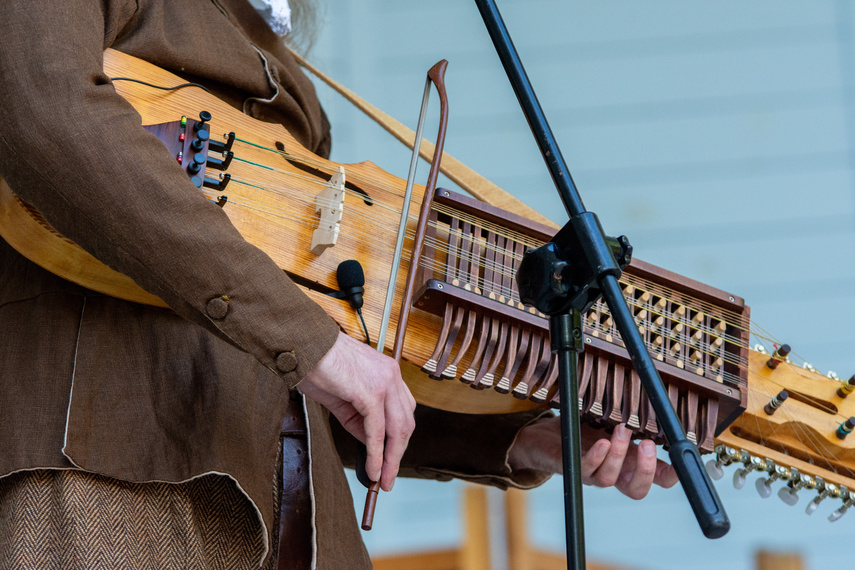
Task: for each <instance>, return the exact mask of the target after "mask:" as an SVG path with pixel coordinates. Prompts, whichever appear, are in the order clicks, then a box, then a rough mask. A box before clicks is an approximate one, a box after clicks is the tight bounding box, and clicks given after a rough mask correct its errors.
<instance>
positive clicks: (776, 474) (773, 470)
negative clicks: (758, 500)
mask: <svg viewBox="0 0 855 570" xmlns="http://www.w3.org/2000/svg"><path fill="white" fill-rule="evenodd" d="M765 468H766V470H767V471H768V472H769V476H768V477H760V478H759V479H757V481H755V482H754V486H755V487H757V492H758V493H759V494H760V496H761V497H763V498H764V499H767V498H769V497H771V496H772V483H774V482H775V481H776V480H778V479H779V478H781V477H784V478H786V477H787V476H788V475H789V470H788V469H786V468H785V467H780V466H779V467H776V466H775V462H774V461H772V460H771V459H767V460H766V464H765Z"/></svg>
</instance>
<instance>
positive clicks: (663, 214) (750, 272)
mask: <svg viewBox="0 0 855 570" xmlns="http://www.w3.org/2000/svg"><path fill="white" fill-rule="evenodd" d="M499 7H500V9H501V10H502V12H503V15H504V17H505V20H506V22H507V23H508V26H509V28H510V31H511V34H512V36H513V38H514V41H515V43H516V45H517V48H518V49H519V51H520V54H521V56H522V58H523V61H524V62H525V64H526V67H527V70H528V73H529V76H530V77H531V79H532V82H533V83H534V86H535V89H536V90H537V93H538V95H539V98H540V101H541V103H542V104H543V106H544V108H545V110H546V113H547V116H548V117H549V120H550V123H551V125H552V127H553V129H554V131H555V133H556V136H557V139H558V141H559V144H560V145H561V147H562V150H563V154H564V157H565V159H566V160H567V163H568V164H569V166H570V168H571V171H572V173H573V176H574V179H575V181H576V183H577V185H578V187H579V189H580V191H581V193H582V197H583V199H584V201H585V204H586V206H587V207H588V209H590V210H592V211H594V212H596V213H597V214H598V215H599V217H600V219H601V221H602V223H603V225H604V227H605V229H606V231H607V233H610V234H626V235H627V236H629V238H630V240H631V242H632V243H633V245H634V247H635V255H636V257H639V258H641V259H644V260H645V261H649V262H652V263H654V264H656V265H659V266H662V267H664V268H667V269H670V270H672V271H676V272H678V273H681V274H684V275H687V276H689V277H692V278H694V279H697V280H699V281H702V282H704V283H708V284H710V285H713V286H715V287H718V288H720V289H724V290H726V291H729V292H732V293H734V294H736V295H739V296H741V297H744V298H745V299H746V301H747V303H748V304H749V305H750V306H751V308H752V317H753V320H754V322H755V323H757V324H759V325H760V326H762V327H763V328H764V329H766V330H767V331H768V332H769V333H771V334H772V335H774V336H775V337H776V338H778V339H780V340H781V341H784V342H789V343H790V344H791V345H793V347H794V350H795V351H796V352H797V353H798V355H799V356H800V357H802V358H804V359H806V360H808V361H810V362H811V363H813V364H814V365H815V366H816V367H818V368H819V369H820V370H822V371H823V372H825V371H828V370H835V371H837V373H838V374H840V375H841V376H844V375H845V376H849V375H851V374H852V373H853V372H855V362H853V357H852V354H853V350H852V349H853V346H855V332H853V328H852V326H851V324H852V322H853V320H855V293H853V287H852V282H853V278H855V263H853V261H855V259H853V258H855V254H853V251H855V216H854V215H853V214H855V207H853V189H855V188H853V180H855V179H853V168H855V145H853V136H855V112H853V101H855V99H853V96H855V73H853V72H855V63H853V57H855V9H853V7H852V6H851V4H849V3H848V2H845V1H843V0H839V1H836V2H835V1H814V2H795V1H775V2H771V1H757V2H751V3H746V2H736V1H720V2H715V3H712V2H707V3H698V2H691V3H678V2H666V1H661V0H657V1H647V2H630V1H627V0H623V1H611V2H585V3H583V2H575V1H574V2H571V1H567V0H562V1H557V0H555V1H551V0H527V1H525V2H523V1H521V0H516V1H514V0H504V1H502V2H500V5H499ZM324 20H325V22H324V32H323V34H322V37H321V38H320V40H319V42H318V44H317V45H316V47H315V49H314V50H313V52H312V53H311V54H310V59H311V60H312V61H313V62H315V63H316V64H318V65H319V66H320V67H321V68H322V69H324V70H326V71H327V72H329V73H330V74H331V75H332V76H333V77H335V78H336V79H338V80H339V81H341V82H343V83H344V84H345V85H347V86H349V87H350V88H352V89H353V90H355V91H356V92H357V93H359V94H361V95H362V96H364V97H365V98H367V99H368V100H369V101H371V102H372V103H374V104H375V105H377V106H378V107H380V108H381V109H383V110H385V111H386V112H388V113H390V114H391V115H392V116H395V117H397V118H399V119H400V120H402V121H403V122H405V123H407V124H409V125H410V126H412V127H414V126H415V121H416V118H417V115H418V108H419V104H420V97H421V92H422V89H423V86H424V74H425V72H426V70H427V69H428V68H429V67H430V66H431V65H433V64H434V63H435V62H436V61H437V60H439V59H442V58H446V59H448V60H449V61H450V65H449V67H448V72H447V76H446V80H447V83H448V91H449V97H450V106H451V119H450V125H449V134H448V141H447V147H446V150H447V151H448V152H449V153H451V154H452V155H454V156H456V157H457V158H459V159H462V160H463V161H464V162H466V163H468V164H469V165H470V166H472V167H474V168H475V169H476V170H479V171H480V172H482V173H484V174H485V175H487V176H488V177H490V178H491V179H493V180H494V181H496V182H497V183H498V184H499V185H500V186H502V187H504V188H506V189H508V190H509V191H511V192H513V193H514V194H516V195H517V196H519V197H520V198H521V199H523V200H524V201H525V202H527V203H529V204H531V205H532V206H534V207H536V208H537V209H538V210H540V211H541V212H543V213H545V214H547V215H549V216H550V217H552V219H554V220H555V221H556V222H558V223H563V222H564V221H565V217H564V213H563V207H562V206H561V205H560V203H559V201H558V199H557V197H556V194H555V191H554V189H553V188H552V186H551V183H550V180H549V177H548V175H547V173H546V171H545V168H544V166H543V162H542V160H541V158H540V156H539V155H538V152H537V149H536V148H535V146H534V144H533V142H532V139H531V135H530V133H529V131H528V127H527V126H526V124H525V121H524V119H523V118H522V116H521V113H520V111H519V107H518V105H517V103H516V100H515V98H514V95H513V93H512V91H511V89H510V87H509V86H508V83H507V81H506V79H505V76H504V73H503V71H502V69H501V66H500V64H499V62H498V59H497V57H496V56H495V54H494V52H493V48H492V44H491V43H490V40H489V37H488V36H487V33H486V31H485V30H484V26H483V23H482V22H481V19H480V16H479V14H478V11H477V9H476V6H475V4H474V2H463V1H461V0H433V1H430V2H415V1H412V0H385V1H383V0H364V1H362V2H352V1H350V2H348V1H345V0H327V2H326V9H325V16H324ZM320 93H321V97H322V100H323V101H324V103H325V106H326V108H327V110H328V113H329V115H330V117H331V119H332V122H333V132H334V146H333V150H334V154H333V158H334V159H335V160H338V161H341V162H352V161H360V160H365V159H370V160H372V161H373V162H376V163H378V164H379V165H380V166H382V167H383V168H385V169H387V170H389V171H391V172H393V173H396V174H398V175H400V176H404V175H405V173H406V168H407V164H408V160H409V158H408V157H409V154H408V151H406V150H405V149H403V148H402V147H401V145H399V144H398V143H396V142H394V141H392V140H391V137H389V136H388V135H386V134H385V133H383V132H382V131H381V130H380V129H379V128H378V127H376V126H375V125H373V124H372V123H371V122H370V121H368V120H367V119H365V118H363V117H362V116H361V115H360V114H359V113H358V112H357V111H356V110H354V109H353V108H351V107H350V106H349V105H348V104H347V103H344V102H343V101H342V100H341V99H340V98H339V97H338V96H337V95H335V94H333V93H331V92H330V91H329V90H327V89H326V88H321V89H320ZM426 132H429V133H431V135H430V136H431V138H432V137H433V134H432V133H433V132H434V131H433V127H430V128H429V129H428V130H427V131H426ZM426 171H427V169H426V168H423V169H422V175H424V174H425V173H426ZM731 473H732V472H729V473H728V477H729V476H730V474H731ZM559 483H560V482H559V481H557V480H556V481H553V482H551V483H550V484H548V485H547V486H545V487H544V488H542V489H540V490H538V491H536V492H534V493H532V498H531V502H532V507H533V513H532V520H531V528H532V530H531V532H532V536H533V538H534V539H535V540H537V541H538V542H539V543H541V544H543V545H546V546H549V547H550V548H554V549H561V548H563V536H564V535H563V519H562V517H563V515H562V512H561V501H562V491H561V488H560V484H559ZM718 488H719V491H720V493H721V494H722V495H723V499H724V500H725V503H726V506H727V508H728V510H729V514H730V516H731V519H732V522H733V529H732V531H731V533H730V534H729V535H728V536H727V537H725V538H724V539H721V540H718V541H709V540H706V539H704V538H703V537H702V535H701V533H700V532H699V530H698V528H697V525H696V524H695V522H694V519H693V517H692V515H691V513H690V511H689V508H688V506H687V505H686V502H685V499H684V497H683V495H682V492H681V491H680V490H679V489H674V490H671V491H668V492H654V493H653V494H652V496H651V497H650V498H649V499H647V500H645V501H643V502H639V503H635V502H632V501H629V500H626V499H624V498H623V497H622V496H620V495H619V494H618V493H617V492H615V491H612V490H588V491H586V515H587V527H586V534H587V539H588V553H589V557H590V558H592V559H594V558H596V559H598V560H607V561H612V562H615V563H620V564H624V565H628V566H632V567H637V568H649V569H653V568H659V569H674V570H677V569H687V568H694V569H708V570H713V569H719V568H733V569H748V568H752V567H753V560H752V556H753V552H754V550H756V549H757V548H760V547H767V548H784V549H788V550H797V551H800V552H802V553H803V554H804V556H805V558H806V560H807V561H808V563H809V565H810V567H811V568H842V567H844V562H850V561H851V557H850V556H849V553H848V548H847V544H848V540H847V538H848V537H849V536H850V529H851V528H852V525H853V524H855V523H853V521H855V514H851V513H850V514H849V515H847V516H846V517H844V518H843V519H842V520H841V521H840V522H837V523H835V524H831V523H828V522H827V521H826V520H825V516H826V515H827V514H828V512H829V511H830V510H831V509H830V507H828V506H825V505H823V507H821V508H820V512H818V513H816V514H814V515H813V516H812V517H808V516H806V515H805V514H804V513H803V510H804V505H805V504H806V502H807V500H808V499H807V498H802V501H801V506H797V507H794V508H790V507H787V506H785V505H784V504H783V503H780V501H778V499H777V498H774V497H773V498H770V499H766V500H763V499H760V498H759V497H758V496H757V495H756V493H755V492H754V490H753V485H751V481H749V485H748V486H747V487H746V488H745V489H743V490H742V491H738V492H737V491H734V490H733V489H732V488H731V485H730V484H729V482H727V481H726V480H725V481H722V482H720V483H719V485H718ZM459 489H460V487H459V486H458V485H454V484H450V485H443V484H432V483H424V482H415V483H411V482H404V481H401V482H399V483H398V486H397V487H396V490H395V491H394V492H393V493H392V494H391V495H384V496H383V497H381V501H380V505H379V511H378V518H377V523H376V528H375V530H374V531H371V533H369V535H367V536H366V540H367V542H368V544H369V547H370V548H371V549H372V551H373V552H375V553H382V552H388V551H397V550H404V549H409V548H415V547H420V548H430V547H436V546H442V545H443V544H448V543H449V542H451V543H453V542H454V541H455V540H456V538H455V537H456V536H457V534H458V533H459V525H460V523H459V521H458V520H457V519H456V517H457V514H458V508H459V505H458V499H459V496H458V494H459ZM356 500H357V503H359V502H361V500H362V494H361V493H358V496H357V499H356Z"/></svg>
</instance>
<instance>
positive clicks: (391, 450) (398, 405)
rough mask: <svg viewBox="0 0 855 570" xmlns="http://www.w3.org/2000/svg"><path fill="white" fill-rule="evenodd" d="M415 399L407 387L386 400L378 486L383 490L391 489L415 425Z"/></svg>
mask: <svg viewBox="0 0 855 570" xmlns="http://www.w3.org/2000/svg"><path fill="white" fill-rule="evenodd" d="M414 409H415V399H413V397H412V396H411V395H410V391H409V390H407V389H404V390H398V391H396V393H395V394H394V396H393V397H390V398H389V399H388V401H387V411H386V420H387V424H386V442H385V449H384V456H383V460H384V461H383V473H382V475H381V477H382V478H381V480H380V487H381V488H382V489H383V490H384V491H391V490H392V486H393V485H394V484H395V477H397V475H398V469H399V468H400V466H401V458H402V457H403V455H404V451H406V449H407V444H408V443H409V442H410V436H411V435H412V434H413V430H414V429H415V427H416V422H415V419H414V418H413V410H414Z"/></svg>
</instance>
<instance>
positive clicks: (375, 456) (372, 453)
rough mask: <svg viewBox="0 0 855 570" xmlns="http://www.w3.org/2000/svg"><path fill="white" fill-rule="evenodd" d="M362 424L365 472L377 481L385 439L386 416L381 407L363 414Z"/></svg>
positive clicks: (381, 465)
mask: <svg viewBox="0 0 855 570" xmlns="http://www.w3.org/2000/svg"><path fill="white" fill-rule="evenodd" d="M364 417H365V420H364V422H363V426H364V429H365V449H366V451H367V458H366V460H365V473H366V474H367V475H368V477H369V478H370V479H371V480H372V481H379V480H380V475H381V469H382V467H383V454H384V447H385V440H386V418H385V415H384V412H383V408H382V407H380V406H376V409H375V410H373V411H371V412H368V413H366V414H365V416H364Z"/></svg>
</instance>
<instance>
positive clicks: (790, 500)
mask: <svg viewBox="0 0 855 570" xmlns="http://www.w3.org/2000/svg"><path fill="white" fill-rule="evenodd" d="M778 497H779V498H780V499H781V500H782V501H784V502H785V503H787V504H788V505H790V506H791V507H792V506H793V505H795V504H796V503H798V502H799V495H798V493H797V492H796V489H793V488H792V487H790V486H786V487H781V488H780V489H778Z"/></svg>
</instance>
